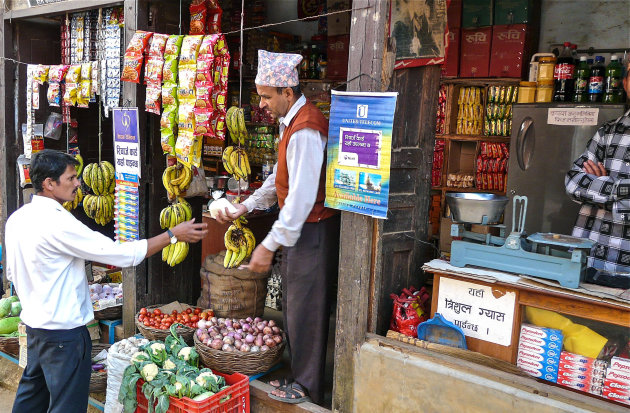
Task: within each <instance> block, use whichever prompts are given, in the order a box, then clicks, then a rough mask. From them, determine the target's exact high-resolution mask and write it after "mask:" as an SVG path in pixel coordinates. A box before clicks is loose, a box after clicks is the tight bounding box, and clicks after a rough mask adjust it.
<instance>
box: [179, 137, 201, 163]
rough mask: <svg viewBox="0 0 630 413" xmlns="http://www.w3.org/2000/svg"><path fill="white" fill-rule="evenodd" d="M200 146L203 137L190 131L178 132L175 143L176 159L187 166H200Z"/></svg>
mask: <svg viewBox="0 0 630 413" xmlns="http://www.w3.org/2000/svg"><path fill="white" fill-rule="evenodd" d="M202 147H203V138H202V137H201V136H195V135H194V133H192V132H190V131H185V132H183V133H179V135H178V136H177V141H176V143H175V153H176V154H177V159H179V160H180V161H181V162H182V163H184V164H186V165H188V166H191V165H194V166H196V167H200V166H201V153H202Z"/></svg>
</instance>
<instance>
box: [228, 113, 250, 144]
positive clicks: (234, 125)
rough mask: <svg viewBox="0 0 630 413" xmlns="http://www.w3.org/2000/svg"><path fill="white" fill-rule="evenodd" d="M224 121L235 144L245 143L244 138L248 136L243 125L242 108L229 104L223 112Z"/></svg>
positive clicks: (243, 115)
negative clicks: (224, 112)
mask: <svg viewBox="0 0 630 413" xmlns="http://www.w3.org/2000/svg"><path fill="white" fill-rule="evenodd" d="M225 123H226V124H227V128H228V131H230V136H231V137H232V141H234V143H235V144H237V145H238V144H239V143H240V144H241V145H244V144H245V139H247V138H248V137H249V135H248V133H247V126H246V125H245V112H244V111H243V108H239V107H237V106H230V108H229V109H228V110H227V112H226V114H225Z"/></svg>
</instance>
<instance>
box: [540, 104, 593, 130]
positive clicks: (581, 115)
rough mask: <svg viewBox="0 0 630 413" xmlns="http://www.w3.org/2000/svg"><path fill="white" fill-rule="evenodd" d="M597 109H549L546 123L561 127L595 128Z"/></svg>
mask: <svg viewBox="0 0 630 413" xmlns="http://www.w3.org/2000/svg"><path fill="white" fill-rule="evenodd" d="M598 116H599V108H549V111H548V112H547V123H548V124H549V125H563V126H595V125H598V122H597V117H598Z"/></svg>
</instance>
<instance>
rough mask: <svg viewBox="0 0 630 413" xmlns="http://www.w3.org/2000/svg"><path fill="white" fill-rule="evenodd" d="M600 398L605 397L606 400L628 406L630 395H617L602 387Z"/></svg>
mask: <svg viewBox="0 0 630 413" xmlns="http://www.w3.org/2000/svg"><path fill="white" fill-rule="evenodd" d="M602 396H604V397H606V398H607V399H610V400H614V401H616V402H619V403H625V404H630V395H628V394H623V393H619V392H617V391H615V390H613V389H611V388H609V387H604V391H603V392H602Z"/></svg>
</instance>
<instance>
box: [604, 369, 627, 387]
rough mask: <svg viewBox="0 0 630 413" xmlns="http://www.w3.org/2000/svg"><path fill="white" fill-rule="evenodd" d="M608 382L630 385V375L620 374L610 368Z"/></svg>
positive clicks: (607, 376)
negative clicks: (613, 381)
mask: <svg viewBox="0 0 630 413" xmlns="http://www.w3.org/2000/svg"><path fill="white" fill-rule="evenodd" d="M606 380H616V381H620V382H624V383H630V373H625V372H620V371H619V370H615V369H613V368H610V369H608V370H607V371H606Z"/></svg>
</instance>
